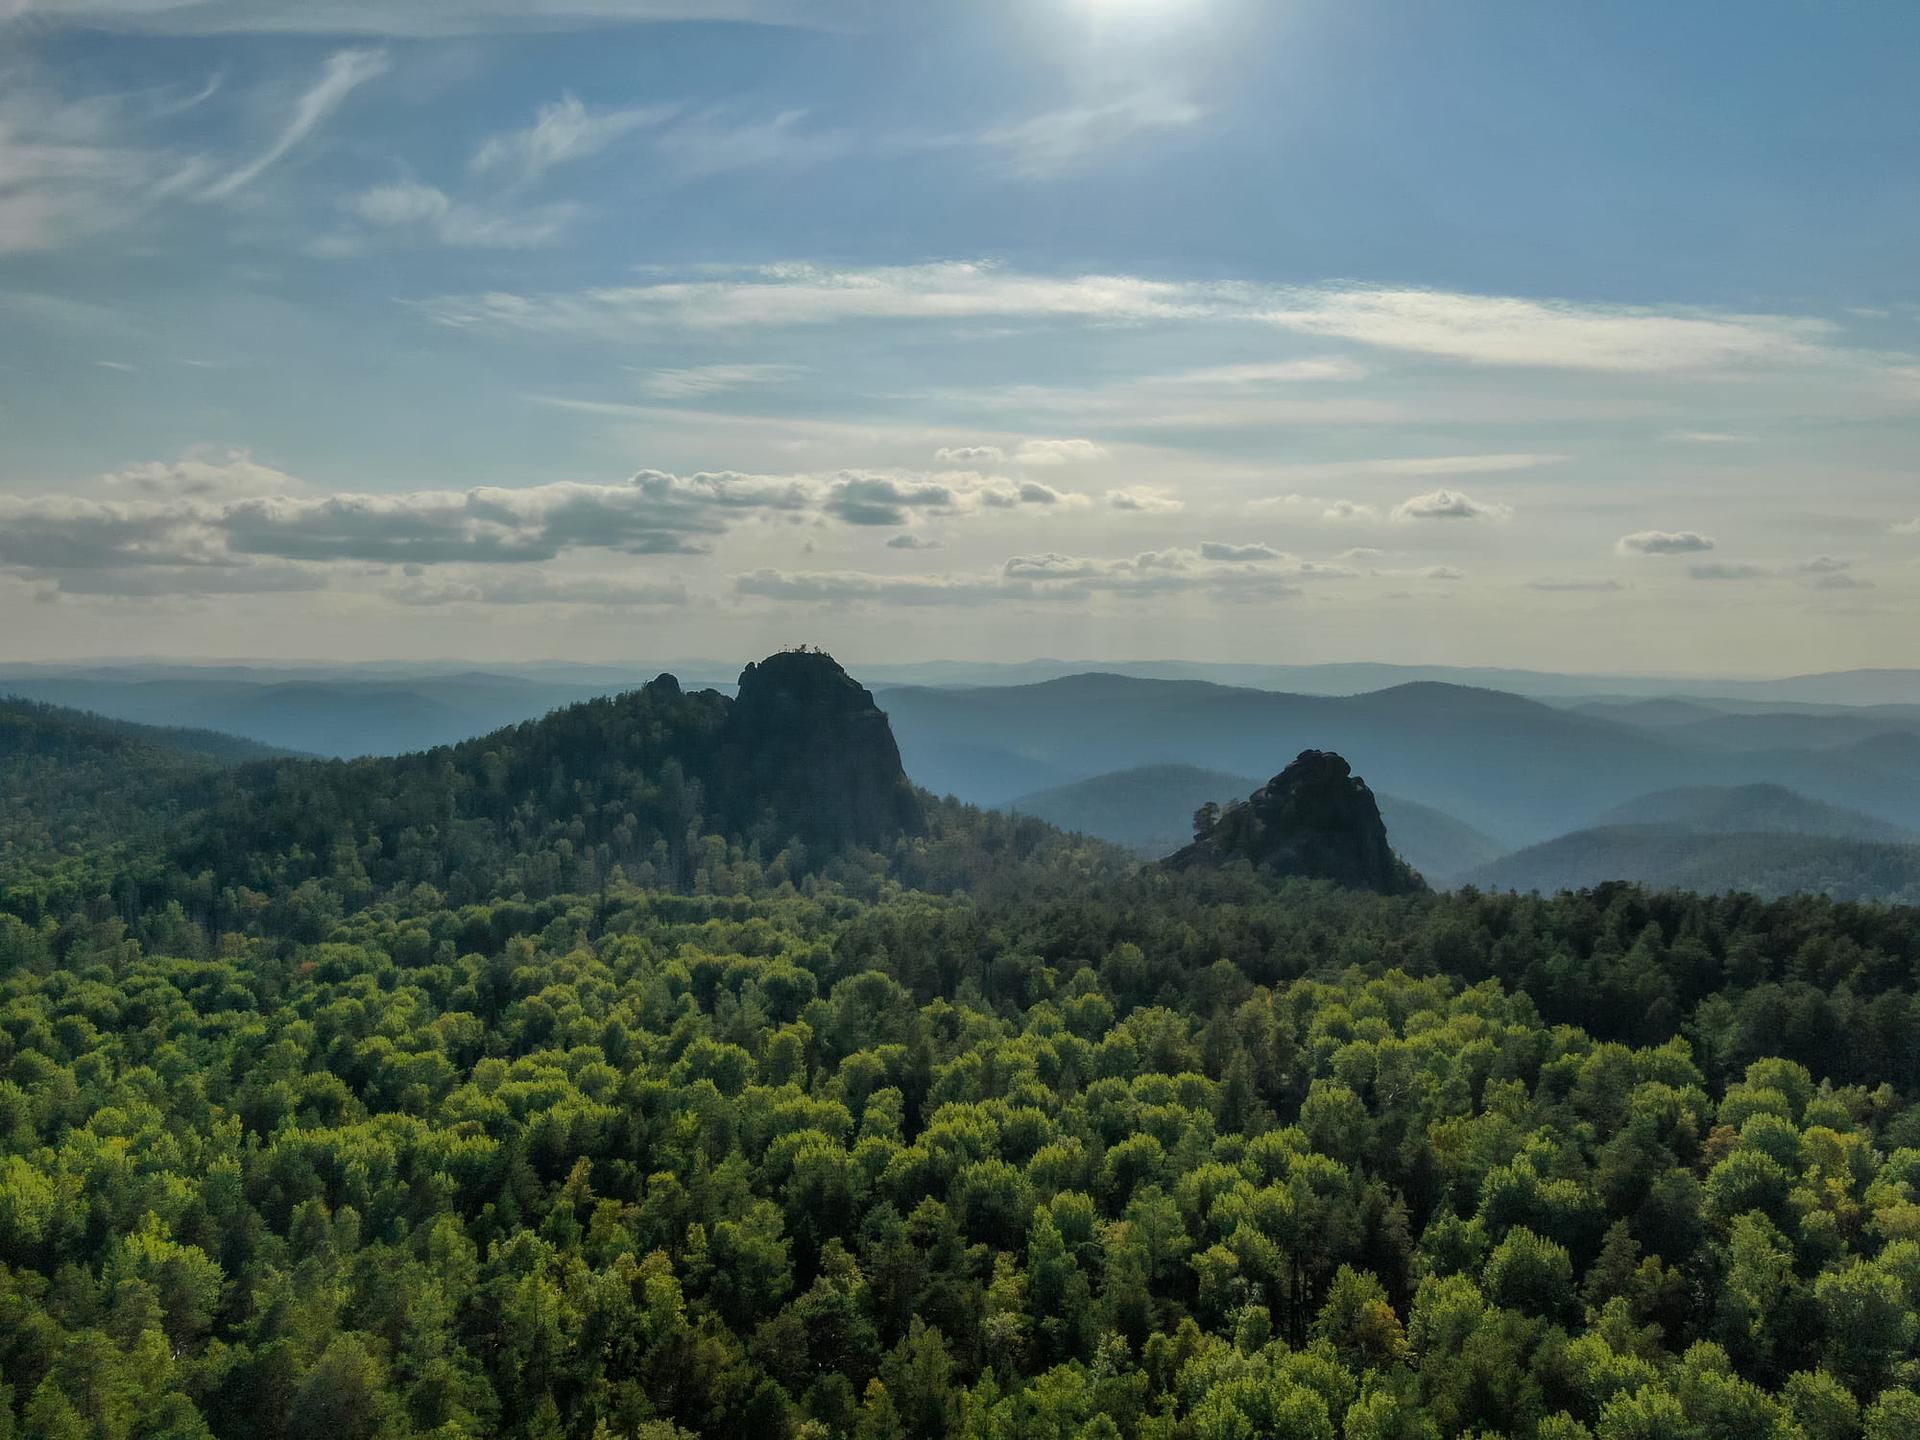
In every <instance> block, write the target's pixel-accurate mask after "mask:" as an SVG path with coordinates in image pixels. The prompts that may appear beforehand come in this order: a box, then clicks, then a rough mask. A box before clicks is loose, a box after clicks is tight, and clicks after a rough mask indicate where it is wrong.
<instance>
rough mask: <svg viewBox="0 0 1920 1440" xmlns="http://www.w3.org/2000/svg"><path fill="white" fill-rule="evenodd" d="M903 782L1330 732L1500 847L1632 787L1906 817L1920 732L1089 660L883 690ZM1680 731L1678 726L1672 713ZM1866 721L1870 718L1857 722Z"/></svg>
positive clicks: (1206, 756) (956, 785)
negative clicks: (1125, 668)
mask: <svg viewBox="0 0 1920 1440" xmlns="http://www.w3.org/2000/svg"><path fill="white" fill-rule="evenodd" d="M880 699H881V703H882V705H883V706H884V707H885V708H886V710H887V711H888V713H889V715H890V716H891V718H892V720H893V723H894V731H895V734H896V735H897V736H898V738H899V741H900V749H901V755H902V757H903V759H904V760H905V763H906V767H907V772H908V774H910V775H911V776H913V778H914V780H915V781H916V782H917V783H919V784H921V785H924V786H926V787H927V788H929V789H931V790H934V791H935V792H936V793H952V794H955V795H957V796H959V797H960V798H961V799H964V800H968V801H971V802H973V803H975V804H983V805H1004V804H1007V803H1009V802H1012V801H1014V800H1015V799H1017V798H1018V797H1021V796H1025V795H1029V794H1032V793H1033V792H1035V791H1041V790H1048V789H1054V788H1058V787H1060V786H1063V785H1068V784H1072V783H1076V782H1078V781H1081V780H1085V779H1089V778H1091V777H1093V776H1096V775H1102V774H1108V773H1112V772H1117V771H1126V770H1131V769H1135V768H1137V767H1140V766H1143V765H1155V764H1168V763H1173V764H1184V765H1191V766H1196V767H1199V768H1201V769H1206V770H1212V771H1217V772H1221V773H1227V774H1243V775H1244V774H1252V773H1258V772H1259V771H1260V770H1262V769H1264V768H1265V767H1266V765H1267V764H1269V763H1270V762H1271V757H1272V756H1273V755H1274V754H1275V753H1276V752H1277V753H1280V754H1287V753H1292V752H1296V751H1298V750H1301V749H1308V748H1315V747H1326V746H1332V747H1335V748H1337V749H1338V750H1339V751H1340V752H1341V753H1342V754H1345V755H1347V756H1348V757H1349V758H1350V759H1351V760H1352V761H1353V763H1354V764H1355V766H1356V767H1357V768H1359V769H1360V770H1361V771H1362V772H1363V773H1364V774H1366V775H1367V776H1368V777H1369V779H1370V780H1371V781H1372V782H1373V783H1374V784H1375V785H1377V786H1378V787H1379V788H1380V789H1381V790H1382V791H1383V792H1385V793H1388V794H1392V795H1396V796H1399V797H1400V798H1402V799H1404V800H1410V801H1413V802H1415V803H1418V804H1422V805H1426V806H1430V807H1432V808H1434V809H1437V810H1439V811H1441V812H1443V813H1445V814H1447V815H1450V816H1453V817H1455V818H1456V819H1458V820H1460V821H1462V822H1464V823H1465V824H1467V825H1469V826H1471V827H1472V828H1473V829H1474V830H1477V831H1479V832H1481V833H1482V834H1485V835H1488V836H1491V837H1493V839H1494V840H1495V841H1496V842H1497V843H1498V844H1499V845H1501V846H1503V847H1505V848H1515V847H1519V846H1523V845H1528V844H1533V843H1537V842H1539V841H1542V840H1546V839H1550V838H1552V837H1553V836H1555V835H1559V834H1564V833H1566V832H1567V831H1569V830H1572V829H1576V828H1579V827H1581V826H1584V825H1588V824H1591V823H1592V818H1593V817H1594V816H1596V815H1598V814H1601V813H1603V812H1604V811H1606V810H1608V809H1610V808H1611V807H1613V806H1616V805H1619V804H1622V803H1624V802H1626V801H1627V800H1630V799H1632V798H1633V797H1634V796H1636V795H1640V794H1646V793H1649V792H1653V791H1660V790H1671V789H1676V788H1681V787H1686V786H1697V785H1703V784H1705V785H1723V786H1728V785H1747V784H1756V783H1769V784H1777V785H1783V786H1786V787H1788V788H1790V789H1793V790H1796V791H1799V792H1801V793H1803V794H1805V795H1808V796H1809V797H1811V798H1814V799H1817V800H1820V801H1823V802H1825V803H1827V804H1831V805H1838V806H1843V807H1845V808H1849V809H1853V810H1858V811H1861V812H1863V813H1865V814H1868V815H1871V816H1873V817H1875V818H1877V819H1879V820H1881V821H1883V822H1886V823H1889V824H1893V825H1897V826H1904V827H1909V828H1916V829H1920V735H1912V734H1908V733H1905V732H1903V731H1901V730H1899V729H1898V728H1897V727H1890V728H1889V729H1888V730H1887V731H1885V732H1882V733H1876V734H1869V735H1865V736H1860V735H1859V734H1858V729H1857V727H1851V728H1850V731H1849V733H1845V734H1842V735H1838V736H1836V738H1837V739H1839V740H1840V743H1836V744H1831V745H1822V746H1819V747H1798V748H1795V747H1784V748H1778V747H1777V748H1762V749H1753V748H1737V749H1735V748H1725V747H1721V746H1717V745H1714V744H1709V743H1699V742H1697V741H1689V740H1686V739H1683V738H1679V737H1677V736H1676V735H1675V734H1673V733H1672V731H1671V730H1669V729H1667V728H1660V727H1650V726H1647V725H1642V724H1632V723H1625V722H1622V721H1619V720H1614V719H1608V718H1603V716H1601V715H1598V714H1593V713H1586V712H1584V711H1583V710H1580V709H1572V708H1567V707H1563V706H1555V705H1549V704H1546V703H1544V702H1542V701H1538V700H1531V699H1528V698H1526V697H1524V696H1518V695H1512V694H1507V693H1504V692H1500V691H1493V690H1481V689H1473V688H1467V687H1461V686H1454V685H1444V684H1439V683H1436V682H1432V681H1415V682H1409V683H1407V684H1404V685H1398V686H1395V687H1393V688H1391V689H1387V690H1379V691H1373V692H1370V693H1368V694H1363V695H1350V696H1316V695H1295V694H1285V693H1280V692H1275V691H1267V690H1247V689H1234V688H1230V687H1224V686H1218V685H1212V684H1209V683H1207V682H1205V681H1198V680H1142V679H1134V678H1130V677H1127V676H1122V675H1113V674H1102V673H1096V674H1089V675H1081V676H1072V677H1064V678H1061V679H1057V680H1049V681H1043V682H1040V683H1038V684H1033V685H1023V686H1003V687H983V688H976V689H928V688H913V687H902V688H897V689H886V690H882V691H881V692H880ZM1679 728H1681V729H1685V728H1686V727H1685V726H1684V725H1682V726H1680V727H1679ZM1870 728H1871V727H1870Z"/></svg>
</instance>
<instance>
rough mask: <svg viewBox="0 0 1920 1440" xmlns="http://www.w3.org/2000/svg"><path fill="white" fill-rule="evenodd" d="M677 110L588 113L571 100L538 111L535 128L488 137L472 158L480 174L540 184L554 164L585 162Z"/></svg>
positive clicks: (647, 107) (655, 107) (642, 108)
mask: <svg viewBox="0 0 1920 1440" xmlns="http://www.w3.org/2000/svg"><path fill="white" fill-rule="evenodd" d="M677 109H678V107H677V106H674V105H644V106H634V107H630V108H628V109H624V110H601V111H598V112H594V111H590V110H588V109H587V107H586V106H585V105H583V104H581V103H580V101H579V100H578V99H577V98H575V97H574V96H572V95H564V96H562V97H561V98H560V99H558V100H556V101H554V102H553V103H552V104H551V105H543V106H541V107H540V110H539V113H538V114H537V115H536V116H535V117H534V122H533V124H532V125H530V126H528V127H527V128H526V129H524V130H510V131H507V132H505V133H504V134H499V135H493V136H489V137H488V138H487V139H486V140H485V141H483V142H482V143H481V145H480V148H479V149H478V150H476V151H474V153H473V159H472V161H471V162H470V164H469V168H470V169H471V170H472V171H473V172H474V173H475V174H476V175H504V176H506V177H507V178H508V179H511V180H515V181H520V182H522V183H524V182H528V181H532V180H537V179H539V178H540V176H542V175H544V174H546V172H547V171H549V170H551V169H552V168H553V167H554V166H556V165H566V164H569V163H571V162H573V161H575V160H585V159H587V158H588V157H590V156H593V155H597V154H599V153H600V152H601V151H602V150H604V149H606V148H607V147H608V146H609V145H612V144H613V143H614V142H616V141H618V140H621V139H623V138H625V137H626V136H628V135H631V134H633V133H635V132H636V131H639V130H646V129H650V128H652V127H653V126H656V125H660V124H663V123H664V122H666V121H667V120H669V119H671V118H672V117H673V115H674V114H675V113H676V111H677Z"/></svg>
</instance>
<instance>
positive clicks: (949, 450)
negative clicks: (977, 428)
mask: <svg viewBox="0 0 1920 1440" xmlns="http://www.w3.org/2000/svg"><path fill="white" fill-rule="evenodd" d="M933 458H934V459H936V460H938V461H940V462H942V463H943V464H948V465H998V464H1001V463H1002V462H1003V461H1005V460H1006V458H1007V452H1006V451H1004V450H1002V449H1001V448H1000V447H999V446H998V445H943V446H942V447H941V448H940V449H938V450H936V451H934V452H933Z"/></svg>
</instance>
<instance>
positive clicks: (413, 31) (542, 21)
mask: <svg viewBox="0 0 1920 1440" xmlns="http://www.w3.org/2000/svg"><path fill="white" fill-rule="evenodd" d="M877 8H878V5H877V3H876V0H432V3H422V4H415V3H407V0H302V3H300V4H291V5H272V4H267V5H263V4H257V3H254V0H11V13H12V14H13V15H14V16H15V17H16V18H19V17H24V18H26V19H29V20H35V21H38V22H40V23H42V24H47V23H55V24H57V23H60V22H62V21H64V22H68V23H71V24H74V25H77V26H82V27H85V28H87V29H95V30H102V29H112V30H122V31H131V32H135V33H143V34H159V35H277V34H297V35H369V36H391V37H394V38H396V39H401V38H426V37H437V36H454V35H487V34H513V33H525V32H527V31H540V30H573V29H579V28H582V27H584V26H588V25H620V24H653V23H663V22H672V21H698V22H704V23H712V22H715V21H735V22H743V23H750V24H768V25H792V26H806V27H812V28H822V29H825V28H836V27H845V26H853V25H858V24H860V23H862V22H863V21H864V20H866V19H868V18H869V17H871V16H872V15H873V14H874V13H875V12H876V10H877ZM8 13H9V11H8V10H7V9H0V22H4V20H5V19H6V18H7V15H8Z"/></svg>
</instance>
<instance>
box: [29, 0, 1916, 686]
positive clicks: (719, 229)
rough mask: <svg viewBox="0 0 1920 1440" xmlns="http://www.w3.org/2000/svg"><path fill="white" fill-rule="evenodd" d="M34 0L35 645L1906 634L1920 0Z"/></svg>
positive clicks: (1740, 665)
mask: <svg viewBox="0 0 1920 1440" xmlns="http://www.w3.org/2000/svg"><path fill="white" fill-rule="evenodd" d="M0 17H4V18H0V336H3V337H4V344H3V345H0V637H4V638H3V639H0V660H14V661H19V660H46V659H62V660H65V659H73V658H77V657H88V656H103V657H104V656H117V657H129V656H167V657H178V658H198V659H212V658H222V657H279V658H284V659H294V658H333V659H393V658H425V657H467V658H474V659H495V660H500V661H511V660H525V659H534V658H542V657H565V658H572V659H590V660H601V661H611V660H621V659H627V658H639V657H643V656H658V655H668V654H681V655H685V654H706V655H725V656H746V655H753V654H760V653H764V652H765V651H767V650H768V649H770V648H774V647H775V646H777V645H779V644H782V643H785V642H789V641H794V640H804V641H809V642H813V643H819V644H824V645H827V646H828V647H830V648H832V649H833V650H834V651H835V653H837V654H839V655H841V656H842V657H843V658H845V659H847V660H848V661H849V662H851V663H861V662H867V663H881V662H902V661H910V660H915V659H922V658H928V657H934V656H940V657H948V658H956V659H984V658H997V659H1015V660H1017V659H1024V658H1029V657H1034V656H1042V655H1057V656H1067V657H1074V658H1084V659H1103V658H1115V659H1117V658H1126V657H1146V656H1190V657H1203V658H1207V659H1214V660H1259V661H1267V662H1281V661H1284V662H1318V661H1327V660H1336V659H1366V660H1378V661H1389V662H1398V663H1434V664H1502V665H1525V666H1537V667H1543V668H1551V669H1558V670H1616V671H1634V672H1639V673H1687V674H1692V675H1709V676H1710V675H1741V674H1747V675H1759V674H1783V673H1790V672H1795V671H1807V670H1835V669H1842V668H1847V667H1859V666H1898V665H1911V664H1914V663H1915V662H1916V661H1917V660H1920V645H1917V644H1916V641H1915V639H1914V635H1915V630H1914V626H1913V619H1912V617H1913V615H1914V613H1915V606H1916V602H1920V568H1916V561H1917V560H1920V483H1916V482H1917V481H1920V469H1917V468H1916V461H1915V456H1916V455H1917V454H1920V444H1916V441H1917V440H1920V425H1917V424H1916V422H1917V421H1920V304H1917V303H1916V302H1920V289H1916V286H1915V279H1914V265H1913V261H1914V256H1915V255H1916V254H1920V190H1917V189H1916V187H1915V185H1914V183H1913V179H1912V177H1913V175H1914V174H1915V173H1916V171H1917V170H1920V143H1917V142H1920V105H1915V104H1914V103H1913V84H1914V78H1915V77H1914V67H1913V58H1912V57H1913V56H1914V54H1915V53H1920V9H1916V8H1915V7H1911V6H1888V5H1878V6H1859V7H1849V6H1822V5H1814V4H1811V3H1809V4H1780V3H1759V4H1751V5H1745V6H1739V7H1734V6H1698V7H1692V6H1677V7H1676V6H1672V5H1668V4H1664V3H1659V4H1656V3H1622V4H1613V5H1606V6H1565V5H1550V6H1546V5H1535V4H1527V3H1518V0H1516V3H1483V0H1463V3H1456V4H1447V5H1419V4H1404V5H1403V4H1394V5H1388V4H1377V3H1367V0H1358V3H1356V0H1284V3H1282V0H1259V3H1254V0H1018V3H1006V4H1001V3H977V4H975V3H968V4H895V3H881V0H866V3H859V0H848V3H839V0H814V3H808V0H717V3H712V4H699V3H694V0H682V3H672V0H539V3H537V4H527V3H507V0H434V3H431V4H427V3H418V0H307V3H302V4H298V5H296V4H293V3H285V4H265V3H260V4H254V3H247V0H24V3H23V0H0Z"/></svg>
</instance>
